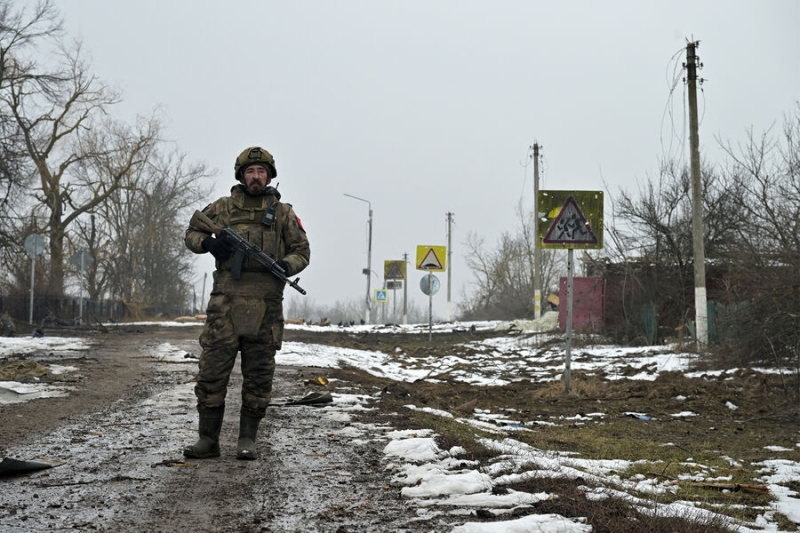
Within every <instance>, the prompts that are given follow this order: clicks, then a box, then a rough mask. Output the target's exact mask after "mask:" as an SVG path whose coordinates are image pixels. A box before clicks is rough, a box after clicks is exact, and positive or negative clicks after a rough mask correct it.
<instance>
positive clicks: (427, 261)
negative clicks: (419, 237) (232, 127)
mask: <svg viewBox="0 0 800 533" xmlns="http://www.w3.org/2000/svg"><path fill="white" fill-rule="evenodd" d="M446 251H447V246H430V245H422V244H420V245H418V246H417V263H416V264H417V270H425V271H427V272H444V271H445V270H446V267H447V264H446V261H447V260H446V258H445V254H446Z"/></svg>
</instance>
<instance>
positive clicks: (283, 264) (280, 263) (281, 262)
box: [275, 259, 289, 276]
mask: <svg viewBox="0 0 800 533" xmlns="http://www.w3.org/2000/svg"><path fill="white" fill-rule="evenodd" d="M275 264H276V265H278V266H279V267H281V268H282V269H283V272H284V273H285V274H286V275H287V276H288V275H289V263H287V262H286V261H284V260H283V259H279V260H278V261H275Z"/></svg>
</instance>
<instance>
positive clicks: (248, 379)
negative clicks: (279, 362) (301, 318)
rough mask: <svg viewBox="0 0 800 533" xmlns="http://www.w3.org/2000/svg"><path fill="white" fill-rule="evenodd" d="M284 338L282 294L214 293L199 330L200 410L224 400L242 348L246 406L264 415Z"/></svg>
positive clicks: (198, 405) (197, 385) (211, 407)
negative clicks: (253, 295) (266, 295)
mask: <svg viewBox="0 0 800 533" xmlns="http://www.w3.org/2000/svg"><path fill="white" fill-rule="evenodd" d="M282 341H283V306H282V302H281V299H271V298H270V299H261V298H247V297H244V296H239V295H235V296H230V295H227V294H223V293H220V292H212V294H211V298H210V301H209V303H208V309H207V318H206V323H205V326H204V328H203V332H202V333H201V334H200V346H202V348H203V352H202V354H201V355H200V369H199V371H198V373H197V384H196V385H195V388H194V392H195V395H196V396H197V408H198V410H199V411H203V410H206V409H213V408H217V407H221V406H224V405H225V396H226V394H227V392H228V381H229V380H230V376H231V371H232V370H233V366H234V363H235V362H236V355H237V354H238V353H240V352H241V368H242V377H243V382H242V408H243V409H244V410H247V411H250V412H251V414H254V415H260V416H264V413H265V411H266V409H267V405H268V404H269V401H270V397H271V395H272V379H273V376H274V375H275V352H276V351H277V350H280V348H281V343H282Z"/></svg>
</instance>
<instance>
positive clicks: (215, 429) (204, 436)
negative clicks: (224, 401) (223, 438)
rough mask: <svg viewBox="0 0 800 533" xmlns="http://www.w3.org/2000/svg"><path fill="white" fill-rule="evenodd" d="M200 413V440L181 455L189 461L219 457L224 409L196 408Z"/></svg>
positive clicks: (185, 449)
mask: <svg viewBox="0 0 800 533" xmlns="http://www.w3.org/2000/svg"><path fill="white" fill-rule="evenodd" d="M198 412H199V413H200V438H199V439H198V440H197V442H195V443H194V444H192V445H191V446H187V447H186V448H184V449H183V455H184V456H186V457H189V458H190V459H208V458H211V457H219V431H220V429H221V428H222V418H223V416H224V415H225V407H224V406H222V407H215V408H213V409H207V408H202V409H201V408H198Z"/></svg>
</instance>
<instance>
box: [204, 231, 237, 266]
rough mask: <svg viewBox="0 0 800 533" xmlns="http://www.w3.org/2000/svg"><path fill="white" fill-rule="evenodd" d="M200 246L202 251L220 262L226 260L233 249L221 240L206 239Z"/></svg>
mask: <svg viewBox="0 0 800 533" xmlns="http://www.w3.org/2000/svg"><path fill="white" fill-rule="evenodd" d="M202 246H203V250H205V251H206V252H211V255H213V256H214V258H216V260H217V261H220V262H222V261H226V260H228V258H230V256H231V254H233V248H231V245H230V244H228V243H227V242H225V241H224V240H222V239H215V238H214V237H206V238H205V239H204V240H203V243H202Z"/></svg>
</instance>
